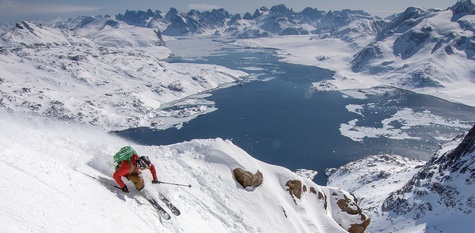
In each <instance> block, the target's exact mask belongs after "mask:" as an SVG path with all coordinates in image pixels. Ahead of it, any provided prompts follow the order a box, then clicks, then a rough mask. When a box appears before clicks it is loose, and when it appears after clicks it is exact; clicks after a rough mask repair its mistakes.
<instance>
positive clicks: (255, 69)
mask: <svg viewBox="0 0 475 233" xmlns="http://www.w3.org/2000/svg"><path fill="white" fill-rule="evenodd" d="M187 43H188V44H187ZM213 43H214V44H216V45H217V46H219V45H221V46H222V45H223V44H222V43H220V42H218V41H214V42H213ZM186 45H188V46H186ZM192 45H193V44H190V43H189V41H186V40H178V41H173V42H169V45H168V46H169V47H171V49H172V51H174V52H175V51H178V52H177V53H178V54H177V55H178V56H179V55H180V54H179V51H180V49H184V50H193V49H197V50H199V49H204V48H203V47H199V46H198V47H193V46H192ZM174 48H175V49H174ZM211 51H212V52H210V53H208V51H205V52H204V53H205V55H204V56H200V57H198V58H196V59H193V60H189V61H187V62H195V63H207V64H218V65H223V66H226V67H228V68H231V69H237V70H244V71H246V72H247V73H249V74H251V75H252V76H254V77H256V78H257V80H258V81H252V82H248V83H244V84H243V85H236V86H232V87H228V88H224V89H218V90H215V91H212V92H211V94H212V95H211V96H210V97H208V98H207V99H209V100H211V101H213V102H215V104H216V107H217V109H218V110H217V111H214V112H211V113H208V114H205V115H202V116H199V117H197V118H196V119H194V120H192V121H190V122H188V123H185V124H183V127H181V128H180V129H177V128H170V129H166V130H161V131H157V130H151V129H148V128H138V129H130V130H125V131H122V132H118V134H119V135H120V136H122V137H126V138H128V139H131V140H133V141H135V142H137V143H141V144H146V145H167V144H173V143H178V142H182V141H188V140H192V139H204V138H216V137H220V138H224V139H229V140H232V141H233V143H234V144H236V145H237V146H239V147H240V148H242V149H244V150H245V151H246V152H248V153H249V154H250V155H252V156H253V157H255V158H257V159H259V160H262V161H264V162H267V163H270V164H275V165H280V166H284V167H287V168H289V169H291V170H295V169H301V168H303V169H310V170H315V171H318V173H319V174H318V175H317V176H316V177H315V179H314V181H315V182H317V183H319V184H322V185H324V184H326V176H325V174H324V173H325V169H326V168H332V167H339V166H342V165H344V164H346V163H348V162H351V161H355V160H357V159H360V158H364V157H366V156H368V155H372V154H376V153H395V154H399V155H403V156H407V157H411V158H419V159H424V160H427V159H428V158H430V156H432V155H433V153H434V152H435V151H436V150H437V149H438V148H439V146H440V145H441V143H442V141H440V140H438V139H437V138H438V137H442V136H443V137H446V138H451V137H454V136H456V135H457V134H460V133H462V132H463V130H461V129H460V128H451V127H443V126H442V127H441V126H424V127H420V126H419V127H413V129H412V131H411V134H412V135H417V137H419V139H418V140H414V139H389V138H386V137H378V138H367V139H364V140H363V141H362V142H357V141H353V140H352V139H350V138H348V137H345V136H343V135H342V134H341V132H340V125H341V124H345V123H348V122H349V121H351V120H353V119H359V120H360V122H362V123H363V124H365V125H367V126H370V127H381V125H380V124H381V120H383V119H385V118H388V117H390V116H391V115H392V114H394V113H396V111H397V110H398V109H401V108H404V107H409V108H411V109H414V111H424V110H426V111H430V112H433V113H437V114H438V115H441V116H446V117H448V118H450V119H460V120H463V121H468V120H470V119H471V115H472V113H474V112H475V111H474V108H471V107H468V106H465V105H461V104H454V103H450V102H447V101H443V100H440V99H438V98H435V97H431V96H426V95H419V94H415V93H413V92H409V91H404V90H398V89H388V90H385V91H384V94H381V95H373V96H370V97H369V98H367V99H353V98H349V97H348V96H346V95H343V94H341V93H339V92H319V91H314V90H312V89H310V84H311V82H315V81H319V80H323V79H330V78H331V76H332V72H331V71H329V70H325V69H321V68H318V67H311V66H303V65H296V64H288V63H283V62H280V61H279V60H278V58H277V57H275V56H274V55H273V52H274V50H271V49H251V48H238V47H233V46H229V45H226V46H222V47H220V48H219V49H215V50H211ZM187 53H190V51H187ZM206 53H208V54H206ZM183 59H184V60H180V62H185V60H186V57H185V58H183ZM264 80H265V81H264ZM368 103H371V104H370V105H368V106H371V108H373V109H374V108H378V109H379V110H376V111H372V112H371V113H367V114H365V115H364V116H361V115H358V114H356V113H354V112H350V111H348V110H347V108H346V106H347V105H349V104H356V105H365V104H368ZM395 127H398V126H397V125H395ZM399 127H400V126H399ZM158 163H159V162H158ZM253 172H255V171H253Z"/></svg>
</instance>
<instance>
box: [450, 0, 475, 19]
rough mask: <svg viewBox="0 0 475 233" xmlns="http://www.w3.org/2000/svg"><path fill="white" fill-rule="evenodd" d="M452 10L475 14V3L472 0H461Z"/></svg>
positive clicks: (459, 12) (456, 12)
mask: <svg viewBox="0 0 475 233" xmlns="http://www.w3.org/2000/svg"><path fill="white" fill-rule="evenodd" d="M450 10H452V12H453V13H454V15H456V14H475V5H474V4H473V3H472V1H471V0H459V1H458V2H457V3H456V4H455V5H453V6H452V7H450Z"/></svg>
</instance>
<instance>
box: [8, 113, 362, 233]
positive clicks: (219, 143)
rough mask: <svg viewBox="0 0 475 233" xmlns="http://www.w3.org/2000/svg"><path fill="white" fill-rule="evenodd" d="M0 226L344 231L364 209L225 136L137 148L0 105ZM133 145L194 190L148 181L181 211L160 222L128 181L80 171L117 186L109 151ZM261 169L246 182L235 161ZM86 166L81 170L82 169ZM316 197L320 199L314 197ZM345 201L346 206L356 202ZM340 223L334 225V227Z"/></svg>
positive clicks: (168, 177) (165, 177)
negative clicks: (258, 179)
mask: <svg viewBox="0 0 475 233" xmlns="http://www.w3.org/2000/svg"><path fill="white" fill-rule="evenodd" d="M0 114H1V118H0V127H1V128H2V130H1V131H0V147H1V148H3V149H2V151H1V152H0V158H1V159H0V169H1V171H2V172H1V173H0V193H2V198H1V199H0V205H1V206H2V211H1V212H0V232H9V233H15V232H18V233H20V232H48V233H51V232H96V231H97V230H98V227H99V228H100V229H101V232H332V233H334V232H346V231H345V230H344V229H343V228H342V227H341V226H340V225H342V226H343V227H344V228H345V229H348V228H349V227H350V225H351V224H352V223H357V222H361V216H360V215H349V214H347V213H346V212H343V211H342V210H341V208H339V205H338V204H337V201H338V200H341V199H345V198H347V199H351V200H352V199H353V197H352V196H351V195H350V194H349V193H347V192H345V191H342V190H340V189H338V188H330V187H320V186H318V185H316V184H315V183H313V182H312V181H310V180H308V179H304V178H301V177H299V176H298V175H297V174H295V173H293V172H291V171H289V170H287V169H286V168H283V167H277V166H273V165H270V164H266V163H263V162H260V161H258V160H256V159H254V158H252V157H251V156H250V155H249V154H247V153H246V152H244V151H243V150H241V149H240V148H238V147H236V146H235V145H233V144H232V142H231V141H227V140H222V139H219V138H218V139H208V140H193V141H189V142H183V143H179V144H175V145H170V146H160V147H157V146H153V147H150V146H139V145H134V144H133V143H131V142H128V141H124V140H123V139H120V138H117V137H115V136H113V135H110V134H107V133H106V132H104V131H103V130H99V129H97V128H93V127H85V126H78V125H74V124H68V123H64V122H57V121H53V120H51V119H43V118H38V117H23V116H21V115H10V114H7V113H4V112H2V113H0ZM129 144H132V146H133V147H134V148H135V149H136V150H137V152H138V153H139V154H141V155H148V156H150V158H151V160H152V162H153V163H154V164H155V165H156V167H157V173H158V177H159V180H161V181H168V182H176V183H182V184H191V185H192V188H188V187H180V186H171V185H168V186H167V185H163V184H162V185H152V184H151V183H150V181H151V176H150V174H149V173H148V172H145V173H144V178H145V180H146V182H147V183H146V184H147V186H146V189H148V190H150V191H151V192H152V193H153V195H155V196H156V195H157V191H160V192H162V193H164V194H165V195H166V196H168V197H169V199H170V200H172V201H173V203H174V204H176V206H177V207H179V209H180V210H181V211H182V215H180V216H178V217H176V216H174V217H172V219H171V220H169V221H166V220H161V219H160V218H159V217H158V215H157V214H156V212H155V211H154V209H153V207H152V206H151V205H149V204H148V203H147V201H146V200H145V199H144V198H143V197H142V196H141V195H140V194H139V193H138V191H136V190H135V189H134V188H133V185H132V184H131V183H130V182H129V181H126V184H127V185H128V186H129V188H130V190H131V193H130V194H123V193H122V192H121V191H120V190H118V189H115V188H113V187H112V186H109V185H105V184H103V183H101V182H98V181H97V180H95V179H92V178H90V177H88V176H86V175H85V174H89V175H92V176H95V177H98V178H99V179H100V180H102V181H103V182H106V183H110V184H114V182H113V180H112V178H111V174H112V172H113V161H112V154H114V153H115V152H116V151H117V150H118V149H119V148H120V147H121V146H124V145H129ZM237 167H241V168H243V169H245V170H248V171H251V172H252V173H254V172H255V171H257V170H259V171H261V172H262V173H263V176H264V183H263V184H262V185H261V186H259V187H257V188H255V189H250V188H247V189H244V188H242V186H240V184H238V183H237V182H236V180H235V179H234V178H233V175H232V169H234V168H237ZM83 173H85V174H83ZM288 180H300V181H301V182H302V183H303V184H304V185H306V186H307V187H309V188H311V187H313V188H315V190H316V193H315V194H314V193H310V192H308V191H307V192H304V193H303V195H302V198H301V199H296V198H295V199H294V198H292V196H291V195H290V194H289V192H288V191H286V189H287V187H286V186H285V183H286V182H287V181H288ZM317 194H319V195H320V198H319V197H318V195H317ZM351 200H349V201H348V204H349V208H352V209H355V208H356V209H358V207H357V206H356V205H355V203H354V202H352V201H351ZM339 224H340V225H339Z"/></svg>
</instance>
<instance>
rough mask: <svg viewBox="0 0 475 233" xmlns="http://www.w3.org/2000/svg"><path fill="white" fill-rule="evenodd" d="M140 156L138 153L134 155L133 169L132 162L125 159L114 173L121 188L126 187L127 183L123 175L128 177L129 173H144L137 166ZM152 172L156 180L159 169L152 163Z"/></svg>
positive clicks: (132, 159)
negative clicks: (123, 179)
mask: <svg viewBox="0 0 475 233" xmlns="http://www.w3.org/2000/svg"><path fill="white" fill-rule="evenodd" d="M138 158H139V157H138V156H137V155H136V154H134V155H132V158H131V161H132V166H133V170H132V169H131V166H130V165H131V164H130V162H129V161H127V160H125V161H122V162H120V164H119V169H117V170H116V171H115V172H114V175H112V177H113V178H114V180H115V181H116V182H117V184H119V186H120V187H121V188H123V187H125V183H124V182H123V181H122V177H127V176H128V175H130V174H132V173H137V174H140V173H142V170H140V169H138V168H137V159H138ZM150 173H152V177H153V179H154V180H156V179H157V171H156V170H155V166H154V165H153V164H150Z"/></svg>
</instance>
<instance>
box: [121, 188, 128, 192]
mask: <svg viewBox="0 0 475 233" xmlns="http://www.w3.org/2000/svg"><path fill="white" fill-rule="evenodd" d="M121 190H122V192H124V193H128V192H129V189H128V188H127V186H124V187H123V188H121Z"/></svg>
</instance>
